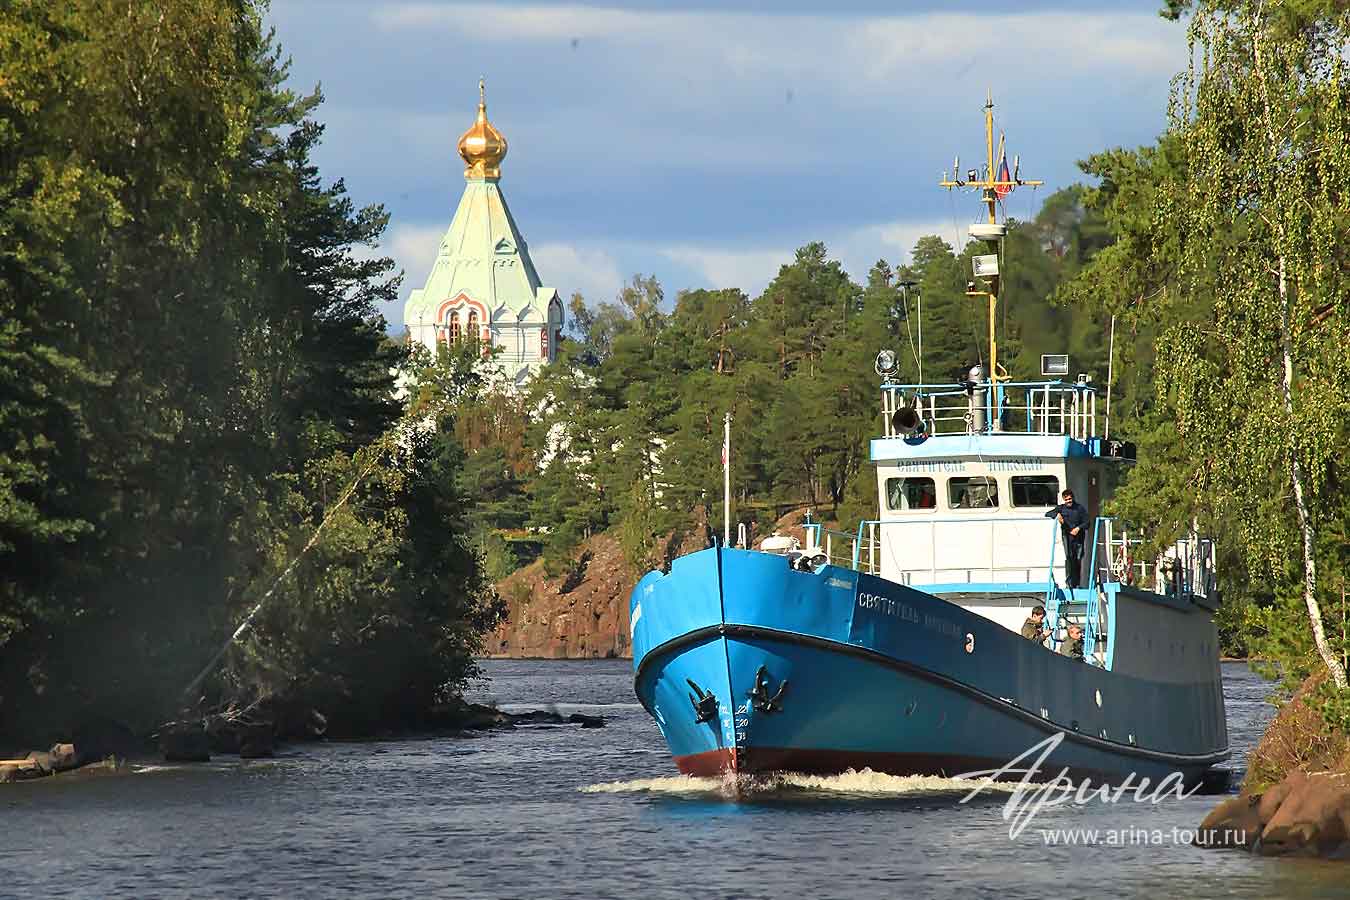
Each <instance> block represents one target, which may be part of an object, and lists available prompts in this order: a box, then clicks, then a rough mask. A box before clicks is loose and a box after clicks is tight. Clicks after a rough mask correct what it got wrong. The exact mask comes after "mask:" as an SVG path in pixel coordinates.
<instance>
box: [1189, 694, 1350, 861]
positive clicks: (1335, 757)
mask: <svg viewBox="0 0 1350 900" xmlns="http://www.w3.org/2000/svg"><path fill="white" fill-rule="evenodd" d="M1320 683H1321V676H1315V677H1314V678H1311V679H1309V680H1308V681H1307V682H1305V683H1304V684H1303V686H1302V687H1301V688H1300V689H1299V690H1298V692H1297V693H1296V694H1295V695H1294V697H1293V698H1292V699H1291V700H1290V701H1289V703H1287V704H1286V705H1285V706H1284V708H1283V709H1281V710H1280V713H1279V715H1277V716H1276V717H1275V720H1274V721H1273V722H1271V724H1270V727H1269V728H1268V729H1267V730H1266V733H1265V735H1264V736H1263V737H1262V738H1261V743H1260V744H1258V745H1257V747H1256V749H1255V750H1254V751H1253V752H1252V755H1251V758H1250V760H1249V761H1248V765H1247V777H1246V779H1245V780H1244V781H1243V786H1242V790H1241V792H1240V793H1239V794H1238V796H1236V797H1230V798H1229V799H1227V800H1224V801H1223V802H1222V803H1220V804H1219V805H1218V806H1217V807H1215V808H1214V809H1213V810H1212V811H1211V812H1210V813H1209V815H1208V816H1206V817H1205V820H1204V821H1203V822H1202V823H1201V824H1200V831H1199V835H1198V837H1197V840H1196V845H1197V846H1199V847H1203V848H1208V849H1235V850H1245V851H1248V852H1251V853H1257V854H1260V855H1263V856H1315V857H1323V858H1328V859H1341V860H1350V737H1348V736H1347V735H1345V734H1342V733H1339V732H1335V731H1332V730H1329V729H1328V728H1327V727H1326V724H1325V722H1324V721H1323V719H1322V716H1321V714H1320V713H1319V712H1318V711H1317V710H1316V709H1314V708H1313V707H1312V706H1311V705H1310V704H1309V703H1308V699H1309V696H1310V694H1311V693H1312V692H1313V691H1315V690H1316V689H1317V687H1318V685H1319V684H1320Z"/></svg>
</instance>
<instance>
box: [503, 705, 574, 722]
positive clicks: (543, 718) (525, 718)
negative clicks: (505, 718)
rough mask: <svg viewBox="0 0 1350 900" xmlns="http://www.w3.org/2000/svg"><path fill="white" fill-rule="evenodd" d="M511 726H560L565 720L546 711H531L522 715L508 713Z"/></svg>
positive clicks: (550, 711) (556, 714)
mask: <svg viewBox="0 0 1350 900" xmlns="http://www.w3.org/2000/svg"><path fill="white" fill-rule="evenodd" d="M508 715H509V716H510V720H511V724H512V725H561V724H563V723H564V722H566V721H567V720H566V719H564V718H563V717H562V716H561V715H559V714H558V713H555V712H553V711H552V710H547V709H532V710H529V711H528V712H523V713H508Z"/></svg>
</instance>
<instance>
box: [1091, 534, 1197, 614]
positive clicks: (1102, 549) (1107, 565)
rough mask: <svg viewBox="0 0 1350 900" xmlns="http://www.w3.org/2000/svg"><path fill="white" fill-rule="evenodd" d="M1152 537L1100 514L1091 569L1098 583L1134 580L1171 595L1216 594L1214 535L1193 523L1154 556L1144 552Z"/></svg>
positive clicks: (1143, 585) (1096, 583)
mask: <svg viewBox="0 0 1350 900" xmlns="http://www.w3.org/2000/svg"><path fill="white" fill-rule="evenodd" d="M1146 543H1147V540H1146V538H1145V536H1144V534H1143V532H1142V531H1141V530H1140V529H1138V528H1131V527H1129V526H1128V525H1126V524H1124V523H1122V522H1121V521H1120V520H1119V519H1117V518H1116V517H1114V516H1098V517H1097V520H1096V522H1095V523H1094V525H1093V535H1092V557H1091V563H1090V564H1089V568H1088V571H1089V572H1090V573H1091V577H1092V584H1093V585H1094V586H1096V585H1099V584H1101V583H1103V582H1107V581H1111V582H1119V583H1121V584H1125V585H1135V586H1138V587H1141V588H1144V589H1145V590H1151V591H1153V592H1154V593H1156V594H1162V595H1164V596H1171V597H1182V598H1185V597H1192V598H1193V597H1212V596H1215V594H1216V577H1215V576H1216V570H1215V547H1214V540H1213V538H1210V537H1208V536H1206V535H1202V534H1201V533H1200V532H1199V529H1198V528H1196V527H1194V526H1192V528H1191V529H1190V530H1189V531H1188V532H1187V533H1186V534H1184V535H1182V537H1181V538H1179V539H1178V540H1177V541H1175V542H1174V543H1172V544H1170V545H1169V546H1168V547H1166V548H1165V549H1164V550H1163V552H1162V553H1161V554H1159V555H1158V556H1157V557H1156V558H1154V559H1149V558H1148V556H1147V555H1146V554H1145V553H1144V552H1143V549H1142V548H1143V546H1144V545H1145V544H1146Z"/></svg>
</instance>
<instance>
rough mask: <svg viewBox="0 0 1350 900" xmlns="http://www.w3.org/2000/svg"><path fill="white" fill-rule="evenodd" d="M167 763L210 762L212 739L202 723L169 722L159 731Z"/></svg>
mask: <svg viewBox="0 0 1350 900" xmlns="http://www.w3.org/2000/svg"><path fill="white" fill-rule="evenodd" d="M159 749H160V751H161V752H162V753H163V754H164V759H165V761H166V762H210V761H211V738H210V736H209V735H208V734H207V733H206V727H205V726H204V725H203V723H201V722H169V723H168V724H167V725H164V726H163V727H161V728H160V730H159Z"/></svg>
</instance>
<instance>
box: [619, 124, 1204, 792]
mask: <svg viewBox="0 0 1350 900" xmlns="http://www.w3.org/2000/svg"><path fill="white" fill-rule="evenodd" d="M984 112H985V123H984V124H985V135H984V136H985V148H984V149H985V156H986V160H985V165H984V167H983V169H982V170H977V169H971V170H968V171H967V172H965V173H963V172H961V171H960V167H959V161H958V162H956V163H954V164H953V168H952V171H951V173H950V174H949V175H944V176H943V178H942V180H941V182H940V184H941V186H942V187H945V188H947V189H949V190H951V189H967V190H970V191H972V192H978V194H979V196H980V201H981V203H982V204H983V205H984V209H983V210H982V213H983V215H982V216H981V220H980V221H977V222H975V223H974V224H972V225H971V226H970V236H971V238H972V240H974V241H981V242H984V248H985V249H987V252H985V253H979V254H977V255H975V256H974V260H973V272H972V280H971V281H970V283H969V286H968V290H967V293H968V294H970V295H971V296H972V297H973V298H975V299H976V301H977V302H978V301H979V300H980V299H987V308H988V316H989V348H988V356H987V361H986V360H982V361H981V362H982V364H981V365H977V366H974V367H973V368H971V369H970V370H969V371H968V373H966V375H965V377H964V378H963V379H959V380H957V381H955V382H954V383H934V384H928V383H922V382H923V378H922V375H920V377H919V383H912V384H910V383H905V384H901V383H895V382H894V378H893V376H894V375H895V374H896V371H897V367H896V364H895V363H896V360H895V356H894V354H893V353H892V352H890V351H887V350H883V351H882V352H880V353H879V354H878V357H877V363H876V370H877V375H878V384H879V401H878V405H879V413H880V416H879V420H880V424H879V427H878V432H879V433H878V434H877V435H876V436H875V437H874V438H872V439H871V440H870V447H869V459H870V464H871V465H872V466H874V467H875V470H876V484H877V497H878V515H877V517H876V518H875V519H871V520H866V521H863V522H861V523H859V525H858V527H857V529H856V531H853V532H850V533H839V532H833V531H831V530H829V529H828V528H826V526H825V525H824V524H822V523H818V522H817V523H811V522H808V524H806V525H805V528H804V539H805V540H804V544H803V542H802V541H801V540H798V539H795V538H786V537H784V536H780V535H776V534H775V535H774V536H771V537H769V538H766V539H765V540H763V541H762V542H761V543H760V544H759V545H758V546H753V545H750V546H746V545H745V543H748V542H736V543H733V541H732V540H731V535H730V517H729V510H728V513H727V526H726V532H725V535H726V536H725V538H724V539H723V540H722V541H721V542H720V543H718V542H716V541H714V544H713V546H711V547H708V548H707V549H703V550H699V551H697V552H693V553H690V554H687V555H684V556H681V557H679V558H676V559H674V560H673V561H672V562H671V564H670V566H669V570H668V571H664V572H662V571H653V572H649V573H648V574H646V575H645V576H643V578H642V579H641V580H640V581H639V582H638V583H637V585H636V586H635V587H634V589H633V592H632V596H631V600H630V621H631V627H632V647H633V665H634V689H635V692H636V694H637V697H638V699H639V701H640V702H641V703H642V705H643V707H644V708H645V709H646V710H647V712H648V713H649V714H650V715H651V716H652V718H653V719H654V720H655V723H656V725H657V727H658V728H659V729H660V732H661V734H662V735H663V736H664V737H665V740H666V742H667V745H668V746H669V748H670V752H671V754H672V755H673V757H674V762H675V765H676V766H677V767H678V769H679V771H681V772H683V773H685V774H688V775H697V776H720V775H726V774H735V775H742V774H744V775H750V776H754V775H762V774H768V773H779V772H804V773H813V774H832V773H841V772H845V771H848V770H858V771H861V770H864V769H871V770H873V771H875V772H884V773H891V774H896V775H942V776H958V775H962V774H967V773H971V772H1003V771H1006V770H1008V768H1009V765H1010V763H1011V762H1013V761H1016V760H1026V759H1028V754H1029V753H1031V752H1032V751H1033V750H1035V749H1036V748H1045V750H1044V755H1041V756H1039V757H1038V758H1037V763H1038V765H1039V767H1040V769H1041V771H1043V772H1044V773H1046V777H1050V776H1052V775H1054V774H1055V773H1058V772H1064V773H1067V774H1068V775H1069V776H1070V777H1072V778H1075V779H1078V778H1090V779H1099V780H1103V781H1109V782H1115V783H1120V782H1122V781H1129V780H1130V779H1131V778H1149V779H1150V780H1151V781H1152V782H1153V783H1155V784H1156V783H1158V782H1159V781H1160V780H1163V779H1166V778H1168V777H1169V776H1174V775H1175V776H1176V777H1178V778H1180V779H1182V780H1184V781H1185V782H1186V783H1187V784H1190V783H1195V782H1202V783H1203V782H1204V781H1206V780H1212V776H1213V775H1214V774H1215V770H1213V769H1212V767H1214V766H1215V765H1216V764H1218V763H1221V762H1222V761H1223V760H1225V759H1226V758H1227V756H1228V752H1229V751H1228V735H1227V726H1226V719H1225V713H1224V698H1223V680H1222V674H1221V671H1220V666H1219V642H1218V634H1217V631H1216V628H1215V624H1214V614H1215V611H1216V609H1217V607H1218V603H1219V599H1220V597H1219V591H1218V587H1217V579H1216V571H1215V567H1216V561H1215V545H1214V542H1213V540H1212V539H1210V538H1208V537H1206V536H1204V535H1203V534H1201V533H1200V532H1199V530H1198V528H1193V529H1191V530H1190V531H1189V533H1186V534H1183V535H1181V536H1180V537H1179V538H1178V539H1177V540H1176V541H1175V542H1174V543H1171V544H1169V545H1168V546H1167V547H1166V548H1165V549H1164V550H1163V551H1162V552H1161V554H1159V555H1153V553H1148V554H1146V553H1145V552H1144V550H1145V547H1147V546H1150V545H1149V543H1148V542H1147V541H1145V540H1144V536H1143V535H1142V533H1141V532H1140V531H1139V530H1138V529H1132V528H1130V527H1128V526H1127V524H1126V523H1124V522H1121V521H1119V520H1118V519H1116V518H1114V517H1112V516H1110V515H1106V514H1104V512H1103V505H1104V504H1105V503H1106V501H1108V500H1109V499H1110V498H1111V496H1112V494H1113V492H1114V490H1115V489H1116V487H1117V486H1118V485H1119V484H1120V483H1121V481H1122V478H1123V477H1124V476H1125V474H1126V472H1127V470H1129V469H1130V468H1131V467H1132V466H1136V465H1146V464H1147V461H1146V460H1139V459H1137V458H1136V457H1137V452H1136V449H1135V447H1134V445H1133V444H1131V443H1130V442H1128V441H1122V440H1120V439H1118V438H1116V439H1113V438H1111V436H1110V384H1111V377H1110V375H1109V374H1108V379H1107V394H1106V398H1105V404H1099V403H1098V394H1099V391H1098V388H1097V385H1096V384H1095V383H1094V382H1093V380H1092V378H1091V377H1090V376H1088V375H1086V374H1083V375H1079V376H1077V377H1073V376H1072V375H1071V372H1070V368H1069V361H1068V359H1067V357H1065V356H1061V355H1053V354H1052V355H1047V356H1045V357H1042V366H1041V369H1042V377H1043V379H1044V380H1039V381H1016V380H1013V379H1012V378H1011V377H1009V376H1008V374H1007V373H1006V372H1005V371H1004V370H1003V369H1002V367H1000V365H999V363H998V355H997V350H998V348H997V335H996V328H995V324H996V320H995V310H996V308H997V304H998V299H999V283H1000V273H999V267H1000V264H1001V263H1002V248H1003V242H1004V239H1005V237H1006V235H1007V224H1006V222H999V221H998V217H997V207H998V205H999V202H1000V200H1001V198H1002V197H1003V196H1004V195H1005V194H1006V193H1007V192H1008V191H1010V190H1012V189H1013V188H1015V187H1020V186H1024V185H1031V186H1035V185H1038V184H1040V182H1035V181H1028V180H1023V179H1021V178H1020V165H1019V164H1018V162H1017V161H1016V160H1015V161H1014V164H1013V168H1012V170H1011V171H1009V168H1008V165H1007V161H1006V155H1005V153H1004V150H1003V143H1004V142H1003V139H1002V138H1000V140H999V152H998V155H997V157H996V155H995V150H994V137H993V134H994V128H993V101H992V98H990V100H989V102H988V103H987V104H986V105H985V109H984ZM996 160H997V165H996ZM920 340H922V338H921V339H920ZM920 353H921V351H920ZM921 358H922V357H921V356H920V357H919V359H920V360H921ZM920 365H921V362H920ZM1109 370H1110V365H1109V363H1108V372H1109ZM920 371H921V369H920ZM1099 406H1104V408H1103V409H1099ZM730 422H731V419H730V415H728V417H727V428H728V439H727V442H726V444H725V445H724V454H723V463H724V469H725V471H726V473H727V475H726V477H727V480H728V484H727V496H728V497H729V496H730V490H729V487H730V486H729V479H730V474H729V473H730V459H729V452H730V440H729V432H730ZM1065 490H1069V491H1072V493H1073V496H1074V498H1075V500H1078V499H1079V498H1081V500H1082V501H1084V502H1082V503H1080V504H1079V506H1080V507H1081V514H1082V524H1080V525H1079V526H1078V527H1080V529H1085V531H1082V532H1080V533H1082V534H1083V537H1082V539H1081V543H1080V544H1078V548H1081V549H1080V550H1077V552H1075V550H1076V548H1075V547H1074V546H1073V542H1072V540H1071V538H1070V536H1069V535H1068V534H1066V531H1067V529H1066V527H1065V525H1064V524H1061V521H1062V519H1063V514H1064V508H1062V507H1060V503H1061V502H1063V492H1064V491H1065ZM729 502H730V501H729V499H728V501H727V503H728V504H729ZM1057 510H1058V511H1057ZM1076 515H1078V514H1073V515H1071V518H1072V517H1073V516H1076ZM1079 552H1081V559H1079V557H1078V553H1079ZM1069 554H1072V556H1069ZM1146 557H1147V558H1146ZM1069 559H1072V560H1073V563H1074V568H1075V569H1076V572H1075V573H1071V572H1070V570H1069V564H1068V560H1069ZM1037 607H1041V608H1042V609H1043V611H1044V613H1043V615H1044V619H1043V621H1044V626H1043V630H1041V629H1038V628H1034V627H1033V628H1032V630H1031V634H1030V636H1023V634H1024V632H1023V627H1024V625H1026V623H1027V622H1028V620H1029V618H1030V617H1031V613H1032V611H1033V610H1035V609H1036V608H1037ZM1033 621H1034V620H1033ZM1080 635H1081V637H1080Z"/></svg>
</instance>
